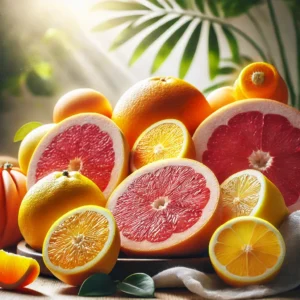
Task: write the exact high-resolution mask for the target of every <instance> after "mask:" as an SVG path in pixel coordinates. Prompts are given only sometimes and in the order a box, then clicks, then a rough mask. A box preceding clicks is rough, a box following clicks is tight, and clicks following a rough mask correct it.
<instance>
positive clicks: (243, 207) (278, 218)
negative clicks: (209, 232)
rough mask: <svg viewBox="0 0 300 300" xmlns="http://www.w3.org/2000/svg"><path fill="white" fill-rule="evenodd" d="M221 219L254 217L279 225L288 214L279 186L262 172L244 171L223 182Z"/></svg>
mask: <svg viewBox="0 0 300 300" xmlns="http://www.w3.org/2000/svg"><path fill="white" fill-rule="evenodd" d="M220 209H221V212H222V221H223V222H226V221H228V220H230V219H232V218H235V217H239V216H255V217H259V218H262V219H265V220H267V221H268V222H270V223H271V224H273V225H274V226H276V227H278V226H279V225H280V224H281V223H282V221H283V220H284V219H285V217H286V216H287V215H288V214H289V212H288V209H287V207H286V205H285V202H284V199H283V196H282V194H281V193H280V191H279V189H278V188H277V187H276V186H275V185H274V184H273V183H272V182H271V181H270V180H268V179H267V178H266V177H265V176H264V175H263V174H262V173H261V172H259V171H256V170H244V171H241V172H238V173H236V174H233V175H232V176H230V177H229V178H228V179H226V180H225V181H224V182H223V183H222V184H221V196H220Z"/></svg>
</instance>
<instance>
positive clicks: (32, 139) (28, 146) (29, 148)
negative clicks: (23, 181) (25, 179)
mask: <svg viewBox="0 0 300 300" xmlns="http://www.w3.org/2000/svg"><path fill="white" fill-rule="evenodd" d="M54 126H55V124H52V123H51V124H44V125H42V126H40V127H37V128H35V129H33V130H32V131H30V132H29V133H28V134H27V135H26V136H25V138H24V139H23V141H22V142H21V145H20V148H19V153H18V161H19V165H20V169H21V170H22V172H23V173H24V174H25V175H26V174H27V171H28V166H29V162H30V159H31V157H32V154H33V152H34V150H35V149H36V146H37V145H38V143H39V142H40V141H41V139H42V138H43V137H44V136H45V135H46V133H48V131H49V130H50V129H52V128H53V127H54Z"/></svg>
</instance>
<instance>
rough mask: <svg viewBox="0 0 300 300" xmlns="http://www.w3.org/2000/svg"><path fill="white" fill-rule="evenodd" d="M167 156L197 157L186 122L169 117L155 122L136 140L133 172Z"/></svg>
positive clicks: (132, 159)
mask: <svg viewBox="0 0 300 300" xmlns="http://www.w3.org/2000/svg"><path fill="white" fill-rule="evenodd" d="M166 158H191V159H196V150H195V145H194V142H193V140H192V137H191V136H190V134H189V132H188V130H187V129H186V127H185V126H184V124H183V123H182V122H180V121H178V120H174V119H169V120H162V121H159V122H157V123H154V124H153V125H152V126H150V127H149V128H147V129H146V130H145V131H144V132H143V133H142V134H141V135H140V136H139V138H138V139H137V140H136V142H135V143H134V146H133V148H132V151H131V156H130V169H131V172H133V171H135V170H137V169H139V168H141V167H142V166H145V165H147V164H149V163H151V162H154V161H158V160H161V159H166Z"/></svg>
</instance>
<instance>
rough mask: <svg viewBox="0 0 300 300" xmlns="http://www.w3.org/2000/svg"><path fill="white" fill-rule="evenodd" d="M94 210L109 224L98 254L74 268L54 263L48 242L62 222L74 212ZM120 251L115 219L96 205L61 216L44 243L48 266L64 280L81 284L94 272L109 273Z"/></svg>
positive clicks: (44, 258)
mask: <svg viewBox="0 0 300 300" xmlns="http://www.w3.org/2000/svg"><path fill="white" fill-rule="evenodd" d="M86 211H93V212H96V213H98V214H101V215H103V216H104V217H105V218H106V219H107V220H108V224H109V235H108V238H107V240H106V242H105V245H104V247H103V248H102V249H101V251H100V252H99V253H98V254H97V256H96V257H95V258H94V259H92V260H91V261H89V262H88V263H86V264H84V265H82V266H78V267H75V268H72V269H64V268H62V267H60V266H56V265H54V264H53V263H52V262H51V260H50V259H49V256H48V244H49V241H50V239H51V235H52V233H53V232H54V231H55V230H56V228H57V227H58V226H59V225H60V224H62V223H63V222H64V221H65V220H66V219H68V218H70V217H72V216H73V215H74V214H78V213H81V212H86ZM119 251H120V235H119V230H118V227H117V225H116V222H115V219H114V217H113V215H112V214H111V212H110V211H109V210H107V209H105V208H103V207H97V206H95V205H86V206H82V207H79V208H76V209H73V210H71V211H69V212H68V213H66V214H65V215H63V216H62V217H60V218H59V219H58V220H57V221H56V222H54V224H53V225H52V226H51V228H50V229H49V231H48V233H47V235H46V238H45V240H44V244H43V260H44V263H45V265H46V267H47V268H48V269H49V270H50V271H51V272H52V273H53V274H54V275H55V276H56V277H57V278H59V279H61V280H62V281H64V282H66V283H69V284H72V285H79V284H81V283H82V282H83V281H84V280H85V279H86V278H88V276H90V275H92V274H94V273H97V272H98V273H99V272H101V273H106V274H108V273H109V272H110V271H111V270H112V268H113V267H114V265H115V263H116V261H117V258H118V254H119Z"/></svg>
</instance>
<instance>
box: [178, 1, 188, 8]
mask: <svg viewBox="0 0 300 300" xmlns="http://www.w3.org/2000/svg"><path fill="white" fill-rule="evenodd" d="M175 1H176V3H177V4H178V5H179V6H180V7H181V8H183V9H187V8H188V1H186V0H175Z"/></svg>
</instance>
